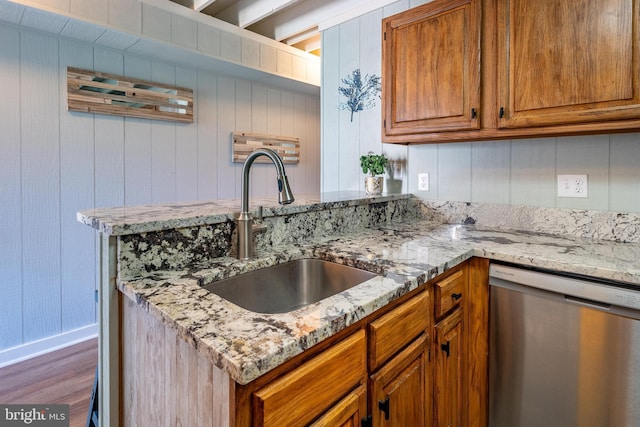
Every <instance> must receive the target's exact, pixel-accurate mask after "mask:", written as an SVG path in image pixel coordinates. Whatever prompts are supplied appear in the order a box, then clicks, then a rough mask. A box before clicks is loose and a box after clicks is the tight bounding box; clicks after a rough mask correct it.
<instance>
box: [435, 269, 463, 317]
mask: <svg viewBox="0 0 640 427" xmlns="http://www.w3.org/2000/svg"><path fill="white" fill-rule="evenodd" d="M466 279H467V275H466V274H465V270H463V269H461V270H458V271H456V272H455V273H453V274H452V275H450V276H448V277H446V278H444V279H442V280H439V281H437V282H436V283H435V286H434V291H435V292H434V293H435V313H434V316H435V318H436V319H439V318H441V317H442V316H444V315H445V314H446V313H447V312H448V311H449V310H451V309H452V308H453V307H456V306H458V305H459V304H460V303H461V302H462V300H463V298H464V293H465V289H466V286H465V284H466V283H465V282H466Z"/></svg>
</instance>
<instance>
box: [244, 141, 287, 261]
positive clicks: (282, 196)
mask: <svg viewBox="0 0 640 427" xmlns="http://www.w3.org/2000/svg"><path fill="white" fill-rule="evenodd" d="M260 156H267V157H268V158H269V159H271V161H272V162H273V165H274V166H275V167H276V172H277V174H278V203H280V204H281V205H288V204H289V203H292V202H293V201H294V198H293V193H292V192H291V187H289V180H288V179H287V175H286V174H285V172H284V165H283V164H282V159H280V156H278V154H277V153H276V152H275V151H273V150H271V149H269V148H258V149H257V150H255V151H253V152H252V153H251V154H249V155H248V156H247V158H246V160H245V161H244V164H243V165H242V206H241V212H240V215H239V216H238V221H237V222H238V254H237V257H238V259H249V258H251V257H253V218H252V216H251V214H250V213H249V171H250V169H251V165H252V164H253V162H254V160H255V159H256V158H258V157H260Z"/></svg>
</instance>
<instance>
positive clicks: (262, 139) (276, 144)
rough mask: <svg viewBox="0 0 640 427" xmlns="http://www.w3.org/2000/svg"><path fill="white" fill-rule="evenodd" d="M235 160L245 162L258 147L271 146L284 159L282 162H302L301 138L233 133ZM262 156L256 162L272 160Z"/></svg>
mask: <svg viewBox="0 0 640 427" xmlns="http://www.w3.org/2000/svg"><path fill="white" fill-rule="evenodd" d="M232 136H233V161H234V162H236V163H243V162H244V161H245V159H246V158H247V156H248V155H249V154H251V153H252V152H253V151H254V150H256V149H257V148H270V149H272V150H273V151H275V152H276V153H278V155H279V156H280V158H281V159H282V163H300V139H299V138H295V137H292V136H273V135H259V134H254V133H244V132H242V133H233V134H232ZM270 161H271V160H269V159H268V158H267V157H264V156H260V157H258V158H257V159H256V162H259V163H265V162H270Z"/></svg>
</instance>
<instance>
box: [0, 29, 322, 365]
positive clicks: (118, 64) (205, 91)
mask: <svg viewBox="0 0 640 427" xmlns="http://www.w3.org/2000/svg"><path fill="white" fill-rule="evenodd" d="M69 65H70V66H78V67H82V68H87V69H95V70H98V71H104V72H108V73H115V74H124V75H126V76H132V77H139V78H144V79H147V80H153V81H158V82H164V83H169V84H176V85H179V86H185V87H190V88H192V89H194V98H195V99H194V102H195V121H194V123H192V124H184V123H174V122H163V121H151V120H146V119H136V118H128V117H127V118H123V117H118V116H107V115H99V114H95V115H94V114H85V113H79V112H69V111H67V110H66V99H65V93H66V92H65V88H66V74H65V72H66V67H67V66H69ZM0 79H2V81H3V84H4V88H5V91H4V92H3V102H2V104H0V133H1V134H2V139H0V150H1V151H2V156H0V166H1V167H0V205H2V207H3V209H2V215H1V216H0V233H1V235H2V239H0V274H2V277H3V285H2V287H1V291H0V292H1V294H0V326H1V328H2V331H3V332H2V333H1V334H0V357H2V355H3V353H4V354H8V353H7V351H8V349H12V350H11V353H12V354H13V353H15V349H16V348H18V347H24V348H30V347H29V343H31V342H34V341H37V340H41V339H45V340H46V339H49V338H51V337H55V336H59V335H60V336H65V335H64V334H66V333H67V332H68V331H71V330H86V327H87V326H88V325H93V324H95V322H96V319H97V318H96V307H95V299H94V290H95V288H96V283H97V274H98V272H97V270H96V259H97V257H98V256H99V242H98V239H96V237H95V234H94V232H93V230H91V229H90V228H88V227H86V226H84V225H81V224H80V223H78V222H76V212H77V211H78V210H83V209H89V208H92V207H108V206H122V205H133V204H136V205H137V204H147V203H173V202H192V201H209V200H215V199H239V197H240V182H239V181H240V180H239V175H240V171H241V166H242V165H240V164H234V163H232V162H231V154H230V149H231V139H230V135H231V133H232V132H233V131H234V130H243V131H247V132H256V133H275V134H277V133H280V132H283V131H285V130H286V131H287V133H288V134H290V135H292V136H298V137H299V138H300V140H301V145H302V147H303V150H304V151H303V160H302V162H301V164H300V165H297V167H293V168H290V169H291V171H290V174H291V176H290V178H291V181H292V185H293V188H294V190H295V192H296V193H298V194H303V193H307V194H309V193H317V192H318V191H319V182H318V178H317V175H319V171H320V159H319V155H318V154H317V153H319V150H320V146H319V144H320V138H319V124H320V118H319V103H320V100H319V97H318V96H317V95H312V94H308V93H299V92H296V91H291V90H285V89H282V88H280V87H278V86H270V85H268V84H265V83H262V82H255V81H250V80H244V79H240V78H235V77H228V76H224V75H217V74H214V73H211V72H210V71H208V70H203V69H196V68H189V67H185V66H184V65H182V64H180V65H178V64H176V63H171V62H165V61H160V60H157V59H153V58H148V57H144V56H139V55H136V54H131V53H127V52H124V51H122V50H116V49H112V48H107V47H104V46H102V45H99V44H93V43H88V42H84V41H76V40H71V39H67V38H64V37H59V36H54V35H49V34H45V33H41V32H38V31H35V30H31V29H28V28H23V27H17V26H14V25H13V24H7V23H0ZM256 172H257V173H258V176H259V177H258V178H256V177H255V176H254V177H253V180H252V185H253V190H252V194H253V195H255V196H272V197H273V198H274V199H275V198H276V197H277V195H276V190H275V173H274V171H273V166H271V165H256ZM313 174H315V175H316V176H310V175H313ZM239 203H240V202H239V201H238V209H239V207H240V206H239ZM76 335H77V334H76ZM74 336H75V335H74Z"/></svg>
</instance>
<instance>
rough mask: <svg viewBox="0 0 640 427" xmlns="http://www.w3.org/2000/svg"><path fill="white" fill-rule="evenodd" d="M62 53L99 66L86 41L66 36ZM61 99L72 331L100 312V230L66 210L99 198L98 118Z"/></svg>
mask: <svg viewBox="0 0 640 427" xmlns="http://www.w3.org/2000/svg"><path fill="white" fill-rule="evenodd" d="M59 58H60V59H59V63H60V64H64V65H65V66H75V67H80V68H84V69H91V68H92V67H93V49H92V48H91V46H90V45H88V44H86V43H78V42H75V41H72V40H67V39H61V40H60V52H59ZM59 77H60V78H61V80H60V82H59V87H60V88H64V87H65V85H66V82H65V77H66V76H65V73H60V74H59ZM63 91H64V89H63ZM61 93H64V92H61ZM58 104H59V108H60V112H61V114H60V200H61V203H60V212H61V213H62V215H61V217H60V238H61V245H60V251H61V254H60V260H61V288H62V294H61V307H62V313H61V314H62V323H61V325H62V326H61V330H62V331H68V330H71V329H76V328H80V327H83V326H85V325H87V321H88V320H91V319H93V316H94V313H95V310H94V305H95V296H94V289H95V287H96V283H95V272H94V270H95V268H96V265H95V259H96V258H95V246H94V232H93V231H92V230H91V229H89V228H88V227H83V226H82V224H80V223H79V222H78V221H76V219H75V218H74V217H73V215H68V214H66V213H67V212H74V211H78V210H81V209H86V207H87V206H89V207H91V206H93V203H94V198H95V193H94V188H95V187H94V182H93V179H94V167H93V164H94V162H93V159H94V158H95V154H94V138H93V135H94V121H93V120H86V117H85V115H83V114H80V113H70V112H66V111H65V108H66V106H65V99H64V96H60V97H59V98H58Z"/></svg>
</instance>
